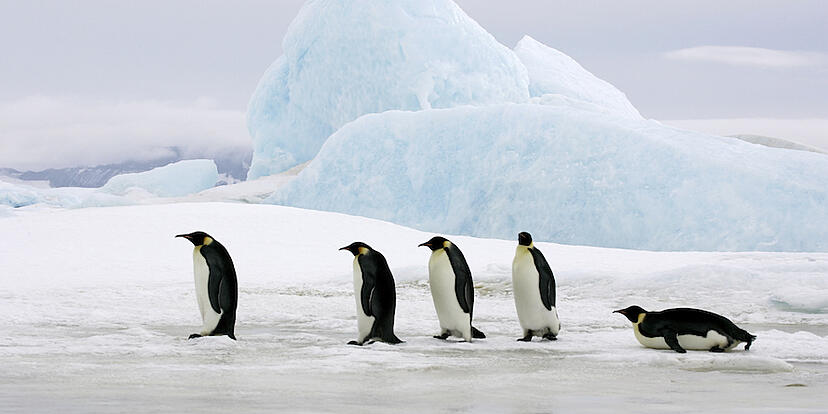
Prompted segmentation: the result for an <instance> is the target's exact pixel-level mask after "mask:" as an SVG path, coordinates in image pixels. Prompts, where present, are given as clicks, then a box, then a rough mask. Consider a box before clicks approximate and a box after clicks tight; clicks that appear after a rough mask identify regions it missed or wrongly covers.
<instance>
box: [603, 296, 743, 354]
mask: <svg viewBox="0 0 828 414" xmlns="http://www.w3.org/2000/svg"><path fill="white" fill-rule="evenodd" d="M613 313H620V314H622V315H624V316H626V317H627V319H629V320H630V322H632V323H633V331H634V332H635V338H636V339H638V342H640V343H641V345H644V346H645V347H647V348H655V349H672V350H673V351H676V352H680V353H685V352H687V351H686V350H687V349H690V350H701V351H710V352H725V351H728V350H731V349H733V348H734V347H736V346H737V345H739V344H740V343H742V342H745V350H748V349H750V345H751V344H752V343H753V341H754V340H756V336H755V335H751V334H749V333H748V332H747V331H745V330H744V329H742V328H739V327H738V326H736V325H735V324H734V323H733V322H731V321H730V319H727V318H725V317H724V316H721V315H717V314H715V313H713V312H708V311H706V310H701V309H693V308H675V309H667V310H663V311H661V312H648V311H645V310H644V309H642V308H641V307H640V306H635V305H633V306H630V307H628V308H626V309H619V310H617V311H614V312H613Z"/></svg>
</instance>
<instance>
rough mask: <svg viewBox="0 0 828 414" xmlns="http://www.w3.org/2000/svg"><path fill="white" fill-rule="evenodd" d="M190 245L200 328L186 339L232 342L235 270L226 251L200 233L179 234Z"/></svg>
mask: <svg viewBox="0 0 828 414" xmlns="http://www.w3.org/2000/svg"><path fill="white" fill-rule="evenodd" d="M175 237H183V238H185V239H187V240H189V241H191V242H192V243H193V245H194V246H195V248H194V249H193V273H194V275H195V289H196V298H197V299H198V309H199V310H200V311H201V320H202V321H203V323H204V326H203V327H202V329H201V332H199V333H194V334H192V335H190V337H189V339H193V338H199V337H202V336H220V335H227V336H229V337H230V339H233V340H235V339H236V335H235V332H234V331H235V325H236V304H237V302H238V299H239V288H238V282H237V280H236V268H235V267H233V259H231V258H230V254H229V253H227V249H225V248H224V246H222V245H221V243H219V242H218V240H216V239H214V238H212V237H210V235H209V234H207V233H205V232H203V231H197V232H193V233H189V234H179V235H177V236H175Z"/></svg>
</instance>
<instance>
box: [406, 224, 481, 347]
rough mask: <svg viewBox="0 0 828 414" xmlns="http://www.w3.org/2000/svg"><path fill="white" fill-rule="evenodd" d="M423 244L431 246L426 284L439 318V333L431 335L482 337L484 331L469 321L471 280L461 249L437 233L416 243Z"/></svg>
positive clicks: (468, 340)
mask: <svg viewBox="0 0 828 414" xmlns="http://www.w3.org/2000/svg"><path fill="white" fill-rule="evenodd" d="M422 246H425V247H428V248H429V249H431V257H430V258H429V259H428V284H429V286H430V287H431V298H432V299H433V300H434V308H435V309H436V310H437V318H438V319H439V320H440V335H435V336H434V337H435V338H437V339H446V338H448V337H449V336H456V337H460V338H463V339H464V340H465V341H466V342H471V340H472V338H475V339H482V338H485V337H486V335H485V334H483V332H480V331H479V330H478V329H477V328H475V327H473V326H472V325H471V321H472V314H473V310H474V283H473V281H472V275H471V270H469V265H468V264H467V263H466V258H465V257H464V256H463V252H461V251H460V249H459V248H458V247H457V245H455V244H454V243H452V242H450V241H448V240H446V239H445V238H444V237H440V236H435V237H432V238H431V240H429V241H427V242H425V243H422V244H420V245H419V247H422Z"/></svg>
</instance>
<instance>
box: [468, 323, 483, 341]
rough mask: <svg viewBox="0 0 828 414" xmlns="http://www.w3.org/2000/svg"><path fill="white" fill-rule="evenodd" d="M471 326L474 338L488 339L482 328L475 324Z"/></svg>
mask: <svg viewBox="0 0 828 414" xmlns="http://www.w3.org/2000/svg"><path fill="white" fill-rule="evenodd" d="M471 328H472V338H474V339H486V334H484V333H483V332H480V329H477V328H475V327H474V326H472V327H471Z"/></svg>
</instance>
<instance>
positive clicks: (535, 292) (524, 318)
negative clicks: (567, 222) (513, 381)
mask: <svg viewBox="0 0 828 414" xmlns="http://www.w3.org/2000/svg"><path fill="white" fill-rule="evenodd" d="M512 288H513V291H514V295H515V307H516V308H517V314H518V319H519V320H520V327H521V328H523V337H522V338H520V339H518V341H524V342H529V341H531V340H532V337H533V336H540V337H543V338H546V339H548V340H550V341H554V340H556V339H558V332H559V331H560V330H561V322H560V321H559V320H558V310H557V308H556V307H555V276H554V275H553V274H552V269H550V268H549V263H547V262H546V258H545V257H543V253H541V251H540V250H538V248H537V247H535V244H534V243H532V235H530V234H529V233H527V232H522V233H520V234H518V246H517V250H516V251H515V259H514V260H513V261H512Z"/></svg>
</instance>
